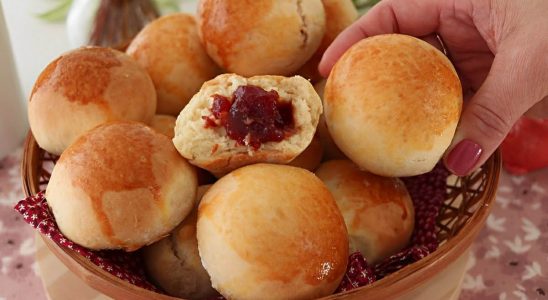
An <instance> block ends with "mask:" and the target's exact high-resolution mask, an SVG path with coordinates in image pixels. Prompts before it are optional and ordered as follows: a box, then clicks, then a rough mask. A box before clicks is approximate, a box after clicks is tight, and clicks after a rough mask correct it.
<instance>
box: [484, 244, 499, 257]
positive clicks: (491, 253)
mask: <svg viewBox="0 0 548 300" xmlns="http://www.w3.org/2000/svg"><path fill="white" fill-rule="evenodd" d="M498 257H500V249H499V247H497V246H491V248H490V249H489V250H488V251H487V253H485V258H498Z"/></svg>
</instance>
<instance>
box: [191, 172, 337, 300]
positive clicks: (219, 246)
mask: <svg viewBox="0 0 548 300" xmlns="http://www.w3.org/2000/svg"><path fill="white" fill-rule="evenodd" d="M197 237H198V249H199V252H200V257H201V258H202V263H203V265H204V267H205V269H206V270H207V272H208V273H209V275H210V278H211V282H212V284H213V287H214V288H215V289H216V290H217V291H219V292H220V293H221V294H222V295H223V296H225V297H226V298H227V299H239V300H246V299H316V298H320V297H323V296H327V295H330V294H332V293H333V292H334V291H335V289H336V288H337V286H338V285H339V283H340V280H341V279H342V277H343V275H344V274H345V271H346V265H347V263H348V237H347V233H346V228H345V226H344V220H343V218H342V216H341V213H340V212H339V209H338V208H337V204H336V203H335V200H334V199H333V196H332V195H331V193H330V192H329V191H328V190H327V188H326V187H325V185H324V184H323V183H322V182H321V181H320V180H319V179H318V178H317V177H316V176H314V174H313V173H311V172H309V171H307V170H304V169H301V168H296V167H291V166H285V165H273V164H255V165H251V166H246V167H243V168H240V169H238V170H235V171H234V172H232V173H230V174H227V175H226V176H224V177H223V178H221V179H220V180H219V181H217V182H216V183H215V184H213V186H212V187H211V188H210V189H209V191H207V192H206V194H205V195H204V197H203V199H202V202H201V203H200V206H199V208H198V225H197Z"/></svg>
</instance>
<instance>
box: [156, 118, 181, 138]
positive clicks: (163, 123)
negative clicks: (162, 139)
mask: <svg viewBox="0 0 548 300" xmlns="http://www.w3.org/2000/svg"><path fill="white" fill-rule="evenodd" d="M175 121H177V119H176V118H175V117H173V116H168V115H155V116H154V117H152V121H150V127H151V128H152V129H154V130H156V132H158V133H161V134H163V135H165V136H167V137H168V138H170V139H173V137H174V136H175Z"/></svg>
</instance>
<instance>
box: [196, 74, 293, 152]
mask: <svg viewBox="0 0 548 300" xmlns="http://www.w3.org/2000/svg"><path fill="white" fill-rule="evenodd" d="M210 110H211V115H210V116H203V117H202V118H203V119H204V120H205V127H206V128H210V127H218V126H223V127H224V128H225V129H226V133H227V135H228V137H230V138H231V139H233V140H235V141H236V142H237V143H238V144H240V145H249V146H251V147H253V148H254V149H255V150H256V149H259V147H260V146H261V144H263V143H266V142H280V141H282V140H283V139H284V138H286V137H288V136H290V135H291V134H292V133H293V129H294V127H295V122H294V120H293V105H291V103H289V102H282V101H280V96H279V95H278V93H277V92H276V91H274V90H271V91H268V92H267V91H265V90H263V89H262V88H260V87H258V86H253V85H246V86H239V87H238V88H237V89H236V91H235V92H234V94H233V95H232V97H231V98H228V97H225V96H221V95H213V105H212V106H211V109H210Z"/></svg>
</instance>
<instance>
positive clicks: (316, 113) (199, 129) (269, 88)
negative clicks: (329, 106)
mask: <svg viewBox="0 0 548 300" xmlns="http://www.w3.org/2000/svg"><path fill="white" fill-rule="evenodd" d="M244 90H251V91H249V92H242V91H244ZM261 90H262V92H261ZM275 94H277V95H278V96H279V99H278V100H276V101H277V102H276V103H277V104H275V105H274V106H276V105H277V106H276V107H273V105H271V104H272V103H269V102H268V101H267V100H268V99H266V97H270V96H273V95H274V96H275ZM233 95H236V96H234V97H233ZM257 95H259V96H257ZM217 96H221V97H220V98H219V97H217ZM216 99H221V100H223V99H224V100H223V101H228V102H227V105H228V106H229V108H230V110H229V111H227V112H226V114H225V115H222V116H221V117H219V118H216V117H214V116H213V111H212V109H213V110H215V107H218V106H216V105H217V104H218V102H217V100H216ZM270 100H272V99H270ZM216 103H217V104H216ZM246 105H247V106H246ZM278 107H279V110H278ZM226 109H228V107H226ZM226 109H225V111H226ZM321 112H322V104H321V100H320V98H319V96H318V95H317V94H316V92H315V91H314V88H313V87H312V85H311V84H310V82H308V81H307V80H306V79H304V78H302V77H300V76H295V77H290V78H288V77H282V76H255V77H251V78H245V77H242V76H238V75H235V74H223V75H220V76H218V77H216V78H215V79H213V80H211V81H208V82H206V83H205V84H204V85H203V86H202V88H201V89H200V91H199V92H198V94H196V95H195V96H194V97H193V98H192V100H191V101H190V103H189V104H188V105H187V106H186V107H185V109H183V111H182V112H181V114H180V115H179V117H178V118H177V124H176V126H175V138H174V139H173V143H174V144H175V147H176V148H177V150H178V151H179V153H181V155H182V156H184V157H185V158H187V159H188V160H189V162H190V163H192V164H194V165H196V166H198V167H200V168H203V169H206V170H208V171H210V172H212V173H213V174H215V175H223V174H226V173H227V172H230V171H232V170H234V169H236V168H239V167H241V166H244V165H248V164H253V163H258V162H270V163H279V164H285V163H288V162H290V161H291V160H293V159H294V158H295V157H297V156H298V155H299V154H300V153H301V152H303V151H304V150H305V148H306V147H307V146H308V145H309V144H310V142H311V141H312V138H313V137H314V133H315V131H316V126H317V124H318V120H319V117H320V114H321ZM227 118H228V119H227ZM221 119H222V120H228V121H227V123H226V124H232V123H231V122H232V121H231V120H235V121H234V124H236V125H234V126H232V127H227V126H228V125H227V126H222V125H219V124H220V123H219V122H220V120H221ZM280 122H281V123H283V124H281V123H280ZM208 124H209V125H208ZM272 124H277V125H276V126H278V125H279V126H282V125H283V126H282V127H283V128H282V127H276V128H275V132H276V133H277V134H281V136H278V135H276V136H277V137H280V138H278V140H277V141H266V142H259V143H257V139H258V138H257V137H258V136H259V135H260V134H263V133H265V132H267V131H264V130H263V129H264V128H267V127H268V126H271V125H272ZM286 125H287V126H286ZM227 128H228V129H229V130H227ZM234 128H236V129H234ZM268 128H270V127H268ZM240 129H241V130H240ZM248 129H249V130H251V131H249V132H250V133H249V134H247V135H245V134H246V132H247V131H246V130H248ZM230 130H232V131H230ZM229 131H230V132H238V133H241V134H244V135H245V138H243V135H240V138H243V139H240V140H238V139H233V138H232V137H233V136H229ZM268 132H269V134H268V136H269V137H270V136H271V135H270V131H268ZM257 146H258V147H257Z"/></svg>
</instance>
